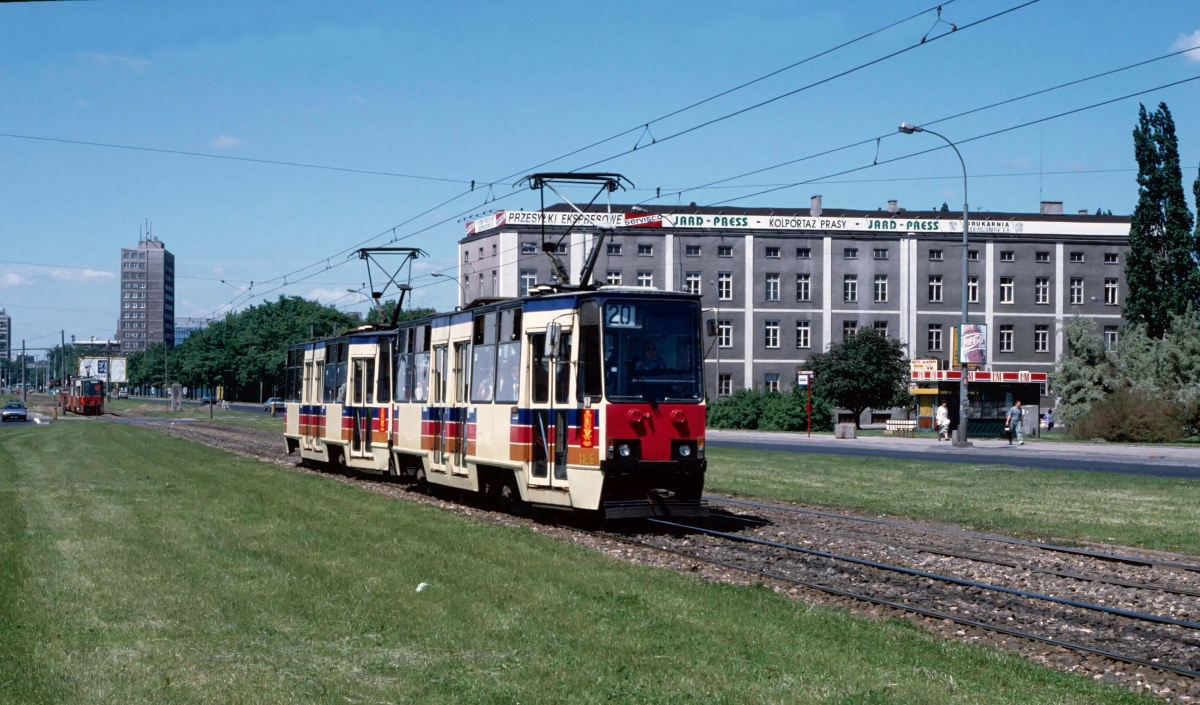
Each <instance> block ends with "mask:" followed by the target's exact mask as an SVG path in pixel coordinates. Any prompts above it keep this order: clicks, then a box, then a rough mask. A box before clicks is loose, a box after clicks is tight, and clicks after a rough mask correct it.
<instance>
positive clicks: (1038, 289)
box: [1033, 277, 1050, 304]
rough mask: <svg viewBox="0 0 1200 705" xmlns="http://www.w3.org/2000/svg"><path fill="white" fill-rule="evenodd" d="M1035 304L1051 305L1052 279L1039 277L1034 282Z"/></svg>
mask: <svg viewBox="0 0 1200 705" xmlns="http://www.w3.org/2000/svg"><path fill="white" fill-rule="evenodd" d="M1033 303H1035V304H1048V303H1050V277H1038V278H1037V279H1034V280H1033Z"/></svg>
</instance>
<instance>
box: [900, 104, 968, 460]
mask: <svg viewBox="0 0 1200 705" xmlns="http://www.w3.org/2000/svg"><path fill="white" fill-rule="evenodd" d="M899 130H900V131H901V132H903V133H904V134H906V135H911V134H913V133H914V132H928V133H929V134H931V135H933V136H934V137H941V138H942V139H943V140H945V142H946V144H948V145H950V148H951V149H953V150H954V153H955V154H957V155H958V163H959V164H961V165H962V170H963V210H962V282H961V288H962V323H960V324H959V327H958V345H957V346H956V349H958V351H959V354H960V355H961V354H962V334H963V329H964V327H965V326H966V325H967V316H968V314H969V312H970V310H969V309H968V307H967V279H968V276H967V242H968V232H969V228H968V223H969V215H968V213H969V212H970V209H969V208H968V207H967V163H966V162H965V161H963V157H962V152H960V151H958V147H957V146H956V145H955V144H954V143H953V142H951V141H950V140H949V139H948V138H947V137H946V136H945V135H942V134H939V133H937V132H934V131H933V130H927V129H925V128H923V127H918V126H916V125H910V124H908V123H907V122H902V123H900V127H899ZM960 364H961V367H962V382H961V383H960V384H959V386H958V389H959V393H958V419H959V423H958V438H956V439H955V440H954V446H955V447H956V448H969V447H970V446H971V444H970V442H968V441H967V416H968V409H969V408H970V404H969V403H968V401H967V377H968V376H969V373H968V371H967V366H966V363H960Z"/></svg>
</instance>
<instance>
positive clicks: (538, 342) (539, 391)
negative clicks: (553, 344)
mask: <svg viewBox="0 0 1200 705" xmlns="http://www.w3.org/2000/svg"><path fill="white" fill-rule="evenodd" d="M545 351H546V334H545V333H534V334H533V335H530V336H529V366H530V368H531V369H530V373H531V374H530V377H531V378H532V381H533V386H532V387H531V388H530V391H531V392H532V393H531V395H530V397H531V400H532V401H533V403H534V404H545V403H546V402H548V401H550V360H549V359H547V358H546V356H545Z"/></svg>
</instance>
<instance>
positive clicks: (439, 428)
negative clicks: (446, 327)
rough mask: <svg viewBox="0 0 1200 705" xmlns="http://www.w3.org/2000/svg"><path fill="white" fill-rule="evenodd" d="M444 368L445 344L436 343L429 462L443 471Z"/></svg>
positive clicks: (446, 399) (444, 424) (444, 455)
mask: <svg viewBox="0 0 1200 705" xmlns="http://www.w3.org/2000/svg"><path fill="white" fill-rule="evenodd" d="M448 376H449V374H448V371H447V369H446V346H445V345H438V346H435V347H434V348H433V370H432V373H431V377H432V378H433V383H432V385H431V388H432V389H431V395H432V396H431V399H432V401H433V404H432V405H430V407H429V411H430V414H431V418H430V423H431V424H432V426H433V428H432V430H431V432H432V434H433V448H432V449H431V455H430V463H431V464H432V465H433V466H434V469H435V470H439V471H442V472H445V466H446V420H445V414H446V409H447V407H448V405H449V399H448V398H447V397H446V377H448Z"/></svg>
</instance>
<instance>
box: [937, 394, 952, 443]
mask: <svg viewBox="0 0 1200 705" xmlns="http://www.w3.org/2000/svg"><path fill="white" fill-rule="evenodd" d="M935 421H936V423H937V428H938V440H939V441H940V440H942V437H943V436H944V437H945V438H946V439H947V440H949V438H950V409H949V407H947V406H946V402H942V403H941V406H939V407H938V408H937V417H936V419H935Z"/></svg>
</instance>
